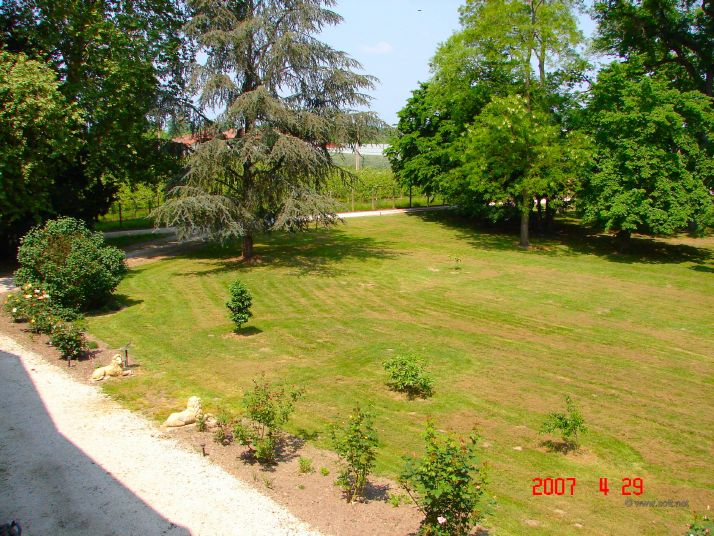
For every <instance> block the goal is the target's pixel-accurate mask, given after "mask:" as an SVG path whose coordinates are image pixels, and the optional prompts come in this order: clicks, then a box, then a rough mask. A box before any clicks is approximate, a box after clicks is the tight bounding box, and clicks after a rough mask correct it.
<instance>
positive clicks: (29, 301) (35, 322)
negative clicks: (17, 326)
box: [4, 283, 59, 334]
mask: <svg viewBox="0 0 714 536" xmlns="http://www.w3.org/2000/svg"><path fill="white" fill-rule="evenodd" d="M4 309H5V312H6V313H7V314H9V315H10V317H11V318H12V319H13V321H14V322H27V323H28V324H29V326H28V329H29V330H30V331H31V332H33V333H45V334H49V333H50V332H51V331H52V327H53V326H54V324H56V323H57V322H59V319H58V316H59V315H58V314H57V311H56V308H55V307H54V304H53V303H52V301H51V300H50V295H49V294H48V293H47V291H46V290H45V289H44V288H42V287H37V286H35V285H33V284H32V283H27V284H25V285H23V287H22V288H21V289H20V290H18V291H17V292H15V293H13V294H10V296H8V297H7V299H6V300H5V304H4Z"/></svg>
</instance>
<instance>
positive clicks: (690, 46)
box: [594, 0, 714, 97]
mask: <svg viewBox="0 0 714 536" xmlns="http://www.w3.org/2000/svg"><path fill="white" fill-rule="evenodd" d="M594 16H595V20H596V21H597V22H598V39H597V40H596V44H597V45H598V47H599V48H600V49H601V50H603V51H606V52H609V53H613V54H615V55H617V56H619V57H621V58H625V59H631V58H633V57H636V56H637V57H639V60H640V61H641V62H642V63H643V65H644V66H645V68H646V69H647V70H649V71H650V72H652V71H661V70H662V69H670V70H673V72H672V73H671V74H672V78H673V79H677V85H678V86H679V88H680V89H684V90H690V89H694V90H697V91H700V92H702V93H704V94H705V95H707V96H709V97H711V96H712V95H714V4H712V2H711V1H709V0H703V1H701V2H696V1H694V0H684V1H677V0H645V1H637V0H604V1H603V0H598V1H596V2H595V4H594Z"/></svg>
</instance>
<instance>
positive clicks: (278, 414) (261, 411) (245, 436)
mask: <svg viewBox="0 0 714 536" xmlns="http://www.w3.org/2000/svg"><path fill="white" fill-rule="evenodd" d="M302 395H303V392H302V390H300V389H292V390H289V391H288V390H285V388H283V387H276V386H272V385H271V384H270V383H269V382H267V381H266V380H265V379H264V378H262V379H261V380H253V389H252V390H250V391H248V392H246V393H245V395H244V397H243V406H244V408H245V411H246V416H247V417H248V419H249V422H248V423H238V424H236V425H235V427H234V429H233V434H234V436H235V438H236V440H238V441H239V442H240V443H241V444H242V445H248V446H249V447H250V449H251V451H252V452H253V453H254V455H255V457H256V458H257V459H258V460H259V461H260V462H262V463H274V462H275V455H276V452H275V450H276V447H277V445H278V440H279V439H280V435H281V433H282V427H283V426H284V425H285V423H287V422H288V420H289V419H290V415H292V413H293V411H294V410H295V402H296V401H297V400H299V399H300V398H301V397H302Z"/></svg>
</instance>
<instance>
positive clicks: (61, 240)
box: [15, 218, 126, 312]
mask: <svg viewBox="0 0 714 536" xmlns="http://www.w3.org/2000/svg"><path fill="white" fill-rule="evenodd" d="M17 259H18V263H19V264H20V268H19V269H18V270H17V271H16V272H15V283H16V284H17V285H25V284H28V283H29V284H32V285H42V287H43V288H45V289H46V290H47V293H49V295H50V296H51V298H52V301H53V303H54V304H56V305H58V306H59V307H63V308H66V309H69V310H71V311H75V312H78V311H83V310H87V309H89V308H91V307H96V306H99V305H101V304H102V303H104V302H105V301H106V300H107V299H108V298H109V296H110V295H111V293H112V292H113V290H114V289H115V288H116V286H117V285H118V284H119V281H121V278H122V277H123V276H124V274H125V273H126V265H125V263H124V252H123V251H121V250H119V249H117V248H115V247H111V246H105V245H104V238H103V237H102V235H101V233H93V232H91V231H89V230H88V229H87V227H86V226H85V225H84V223H83V222H81V221H79V220H75V219H73V218H60V219H57V220H50V221H48V222H47V223H46V224H45V225H44V226H43V227H36V228H34V229H32V230H31V231H30V232H29V233H27V235H25V236H24V237H23V238H22V241H21V245H20V248H19V250H18V256H17Z"/></svg>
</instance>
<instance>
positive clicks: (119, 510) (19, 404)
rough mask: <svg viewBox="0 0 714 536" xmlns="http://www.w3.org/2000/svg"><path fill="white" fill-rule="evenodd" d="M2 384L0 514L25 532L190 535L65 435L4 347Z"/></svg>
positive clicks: (0, 361) (20, 365)
mask: <svg viewBox="0 0 714 536" xmlns="http://www.w3.org/2000/svg"><path fill="white" fill-rule="evenodd" d="M0 391H2V393H3V396H2V397H0V414H1V415H3V434H2V437H1V438H0V475H1V476H2V486H0V519H2V520H6V519H17V520H18V521H19V522H20V524H21V525H22V527H23V529H25V531H26V532H27V534H109V533H111V534H114V533H115V532H116V531H120V532H121V533H122V534H167V535H174V536H189V534H190V532H189V531H188V530H187V529H186V528H185V527H182V526H179V525H176V524H175V523H173V522H171V521H170V520H168V519H166V518H165V517H163V516H162V515H161V514H160V513H159V512H157V511H156V510H154V509H153V508H152V507H151V506H150V505H148V504H147V503H145V502H144V501H143V500H142V499H141V498H139V497H138V496H137V495H135V494H134V493H133V492H132V491H131V490H129V489H128V488H127V487H125V486H124V485H123V484H122V483H121V482H119V481H118V480H117V479H115V478H114V477H113V476H112V475H111V474H110V473H109V472H107V470H106V469H105V468H103V467H102V466H101V465H100V464H99V463H98V462H97V461H96V460H94V459H92V458H90V457H89V456H88V455H87V454H85V453H84V452H83V451H82V450H81V449H80V448H79V447H77V446H75V444H74V443H73V442H72V441H71V440H69V439H68V438H66V437H65V436H64V435H63V433H62V432H61V431H60V430H58V429H57V427H56V425H55V422H54V419H53V416H52V415H50V413H49V410H48V409H47V408H46V407H45V403H44V402H43V399H42V398H41V397H40V394H39V393H38V392H37V390H36V387H35V384H34V382H33V378H31V377H30V372H29V371H28V370H26V368H25V366H24V365H23V363H22V360H21V359H20V358H19V356H17V355H14V354H11V353H8V352H2V351H0ZM52 396H56V394H55V395H52ZM80 424H81V423H80ZM125 454H126V455H127V456H132V455H137V456H139V455H141V453H139V452H136V453H132V452H126V453H125Z"/></svg>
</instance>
